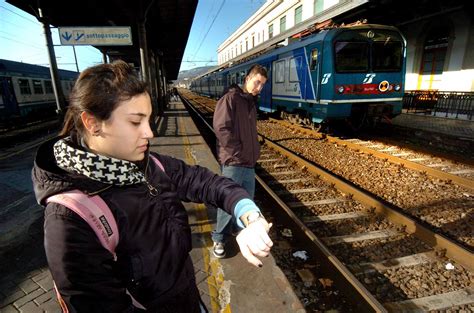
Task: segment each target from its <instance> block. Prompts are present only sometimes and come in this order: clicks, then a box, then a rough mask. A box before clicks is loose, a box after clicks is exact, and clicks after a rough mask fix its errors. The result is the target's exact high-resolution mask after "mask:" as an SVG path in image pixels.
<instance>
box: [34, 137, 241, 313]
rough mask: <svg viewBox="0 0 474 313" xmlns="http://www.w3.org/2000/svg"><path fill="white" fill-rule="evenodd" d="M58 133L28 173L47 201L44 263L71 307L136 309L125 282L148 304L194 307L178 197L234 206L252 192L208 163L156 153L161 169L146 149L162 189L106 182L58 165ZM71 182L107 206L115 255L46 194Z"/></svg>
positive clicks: (152, 308)
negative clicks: (55, 148) (153, 191)
mask: <svg viewBox="0 0 474 313" xmlns="http://www.w3.org/2000/svg"><path fill="white" fill-rule="evenodd" d="M55 141H57V139H55V140H51V141H49V142H46V143H45V144H43V145H42V146H41V147H40V149H39V150H38V153H37V156H36V159H35V165H34V168H33V172H32V179H33V185H34V190H35V194H36V198H37V200H38V202H39V203H40V204H42V205H43V206H46V209H45V221H44V230H45V250H46V256H47V259H48V264H49V266H50V270H51V273H52V276H53V279H54V281H55V283H56V285H57V287H58V289H59V291H60V293H61V294H62V297H63V299H64V301H65V302H66V303H67V305H68V308H69V312H87V313H90V312H138V311H137V309H135V308H134V307H133V306H132V304H131V300H130V297H129V296H127V295H126V293H125V288H127V289H128V290H129V291H130V292H131V293H132V295H133V296H134V297H135V298H136V299H137V300H138V301H139V302H140V303H142V304H144V305H145V307H147V309H148V311H147V312H186V313H187V312H193V311H191V310H190V309H189V306H191V305H192V306H194V305H195V304H196V301H198V300H199V294H196V292H197V289H196V288H195V280H194V270H193V265H192V262H191V259H190V257H189V251H190V250H191V248H192V247H191V232H190V227H189V224H188V216H187V213H186V211H185V209H184V207H183V205H182V203H181V201H193V202H198V203H199V202H204V203H206V204H211V205H213V206H215V207H220V208H223V209H224V210H225V211H226V212H227V213H229V214H232V211H233V208H234V207H235V204H236V203H237V202H238V201H239V200H241V199H243V198H248V197H249V196H248V194H247V193H246V192H245V190H244V189H242V188H241V187H240V186H239V185H238V184H236V183H234V182H233V181H231V180H230V179H227V178H225V177H221V176H218V175H216V174H214V173H212V172H211V171H209V170H207V169H206V168H203V167H199V166H188V165H186V164H185V163H184V162H182V161H180V160H177V159H174V158H171V157H167V156H164V155H158V154H154V155H155V156H156V157H157V158H158V159H159V160H160V161H161V163H162V164H163V166H164V168H165V173H164V172H163V171H162V170H161V169H160V168H159V167H158V166H157V165H156V164H155V163H154V162H153V161H151V160H149V157H148V156H146V158H145V160H144V161H143V162H140V163H142V164H139V167H141V168H142V169H143V171H144V172H145V173H146V179H147V181H148V182H149V183H150V184H151V185H153V186H155V187H156V188H157V189H158V190H159V195H157V196H153V195H151V194H150V192H149V189H148V188H147V186H146V184H144V183H139V184H135V185H128V186H113V185H108V184H104V183H101V182H98V181H94V180H91V179H89V178H87V177H84V176H82V175H78V174H70V173H68V172H66V171H64V170H62V169H60V168H59V167H57V166H56V162H55V160H54V155H53V145H54V143H55ZM72 189H79V190H81V191H83V192H85V193H88V194H98V195H99V196H100V197H101V198H102V199H103V200H104V201H105V203H106V204H107V205H108V206H109V208H110V209H111V211H112V213H113V215H114V217H115V219H116V221H117V225H118V229H119V235H120V237H119V243H118V246H117V248H116V254H117V257H118V259H117V261H114V259H113V256H112V254H111V253H109V251H107V250H106V249H105V248H104V247H102V245H101V244H100V242H99V240H98V238H97V236H96V234H95V233H94V231H93V230H92V228H91V227H90V226H89V225H88V224H87V223H86V222H85V221H84V220H83V219H82V218H80V217H79V216H78V215H76V213H74V212H73V211H71V210H70V209H67V208H66V207H64V206H62V205H60V204H57V203H49V204H47V205H46V199H47V198H48V197H50V196H52V195H54V194H57V193H61V192H65V191H68V190H72Z"/></svg>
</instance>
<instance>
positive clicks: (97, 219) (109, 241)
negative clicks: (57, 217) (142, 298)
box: [46, 190, 119, 259]
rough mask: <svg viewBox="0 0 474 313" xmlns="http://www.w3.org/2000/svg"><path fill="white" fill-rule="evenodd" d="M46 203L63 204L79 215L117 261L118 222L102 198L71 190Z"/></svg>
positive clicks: (55, 196)
mask: <svg viewBox="0 0 474 313" xmlns="http://www.w3.org/2000/svg"><path fill="white" fill-rule="evenodd" d="M46 202H47V203H49V202H55V203H59V204H62V205H64V206H65V207H67V208H69V209H71V210H72V211H74V212H75V213H76V214H77V215H79V216H80V217H81V218H82V219H83V220H85V221H86V222H87V224H89V226H90V227H91V228H92V229H93V230H94V232H95V234H96V235H97V238H99V240H100V243H101V244H102V246H103V247H104V248H106V249H107V250H109V251H110V253H112V254H113V255H114V259H116V257H117V256H116V255H115V248H116V247H117V244H118V241H119V232H118V227H117V222H116V221H115V218H114V216H113V214H112V212H111V211H110V209H109V207H108V206H107V204H106V203H105V202H104V200H102V198H101V197H99V196H97V195H96V196H92V197H90V196H88V195H86V194H85V193H83V192H82V191H80V190H71V191H67V192H63V193H60V194H56V195H54V196H51V197H49V198H48V199H47V200H46Z"/></svg>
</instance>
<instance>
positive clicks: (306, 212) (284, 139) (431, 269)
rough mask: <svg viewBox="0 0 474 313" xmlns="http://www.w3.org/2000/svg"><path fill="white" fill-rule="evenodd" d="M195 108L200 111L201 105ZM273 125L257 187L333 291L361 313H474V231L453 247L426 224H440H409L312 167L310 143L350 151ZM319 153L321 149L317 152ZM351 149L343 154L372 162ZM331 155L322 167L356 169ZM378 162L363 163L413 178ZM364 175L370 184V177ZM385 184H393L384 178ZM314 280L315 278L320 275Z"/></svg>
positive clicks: (357, 188) (369, 195)
mask: <svg viewBox="0 0 474 313" xmlns="http://www.w3.org/2000/svg"><path fill="white" fill-rule="evenodd" d="M200 102H201V106H202V105H203V104H202V102H203V101H200ZM206 107H207V108H209V107H208V106H207V105H206ZM207 115H209V112H207ZM270 124H271V127H270ZM276 125H278V124H277V123H275V122H274V121H267V122H264V126H262V123H260V124H259V131H261V133H262V135H264V137H265V138H264V139H265V145H264V146H263V149H262V156H261V159H260V160H259V163H258V164H259V166H258V171H257V174H258V177H257V180H258V181H259V183H260V184H261V186H263V188H264V189H265V190H266V191H267V192H268V194H269V195H271V196H272V198H273V201H274V202H275V203H278V204H279V205H280V207H281V208H282V209H283V211H284V212H286V215H287V216H289V217H290V218H291V220H292V222H291V223H292V225H294V226H295V227H296V228H297V230H295V231H298V229H299V231H300V232H301V233H303V234H304V235H305V237H306V238H307V239H308V240H309V241H310V242H311V243H312V245H313V247H312V248H311V250H312V251H315V254H318V255H319V257H320V258H322V259H325V260H326V263H327V264H326V266H327V267H328V268H330V269H331V270H332V271H333V272H334V276H333V279H334V280H335V281H336V282H338V287H340V288H341V290H343V291H344V292H345V293H347V294H350V295H352V296H355V297H356V298H359V299H360V301H363V304H361V303H359V308H360V309H363V311H365V310H370V311H391V312H403V311H406V310H409V309H411V310H412V311H413V312H417V311H418V312H425V311H429V310H435V311H436V310H439V311H443V310H447V309H449V310H453V312H456V311H460V312H462V311H463V310H465V311H466V312H469V311H471V310H474V288H473V286H472V282H473V281H474V276H473V274H472V273H473V272H472V271H473V268H472V266H473V265H472V264H471V263H473V262H472V260H473V255H472V248H471V247H472V242H471V241H470V240H471V239H472V231H471V232H470V233H467V234H466V237H467V238H465V239H466V240H462V239H463V238H462V236H461V237H458V238H456V240H457V241H456V240H454V241H453V240H450V239H449V238H447V237H446V236H445V234H444V233H443V231H440V229H439V228H436V227H431V226H432V223H431V224H430V219H431V218H432V219H434V220H439V216H438V217H430V216H427V215H423V214H426V211H425V212H422V214H421V218H419V217H420V216H417V215H416V214H414V215H413V214H412V215H413V216H414V217H411V216H410V214H407V212H406V210H404V209H403V208H400V207H398V206H397V205H396V203H392V202H393V201H392V202H390V201H386V199H384V197H383V196H382V197H381V196H377V193H373V192H372V191H371V190H370V192H367V191H366V190H363V189H361V187H362V188H364V186H361V184H359V183H358V182H357V181H356V182H354V183H351V182H350V181H351V179H350V178H351V175H345V174H347V173H346V172H344V171H342V172H341V171H334V172H333V173H331V172H330V171H331V170H332V169H331V166H327V164H322V165H321V166H318V165H315V164H314V162H313V161H315V160H314V158H313V157H312V154H311V151H312V149H313V148H315V147H314V143H315V142H323V143H324V144H325V145H329V146H332V147H334V148H336V149H345V151H346V152H347V149H348V146H349V145H352V144H354V143H351V142H350V141H349V142H347V143H343V142H341V141H336V140H332V139H327V138H322V137H319V138H315V135H314V134H304V135H302V134H303V133H304V131H300V130H298V129H297V128H294V127H292V128H288V127H287V126H284V125H278V127H277V126H276ZM270 128H271V130H269V129H270ZM275 134H277V135H275ZM318 136H319V135H317V136H316V137H318ZM272 137H274V138H272ZM318 148H321V147H319V146H318V147H316V150H317V149H318ZM357 149H358V151H357V152H355V150H351V152H350V153H349V154H355V155H356V156H358V157H359V158H361V156H364V157H363V158H367V157H369V156H370V158H376V157H375V156H371V154H367V152H366V151H361V150H362V149H361V148H357ZM329 152H331V151H328V150H324V151H323V155H324V156H325V158H326V159H331V161H334V162H335V163H338V162H339V163H341V162H343V161H344V162H349V164H352V165H354V164H355V161H353V160H352V159H350V158H349V159H344V158H339V157H340V156H338V154H337V153H336V154H334V151H332V153H329ZM378 153H380V152H378ZM328 156H330V157H329V158H328ZM363 158H362V159H363ZM338 160H339V161H338ZM376 160H379V162H373V161H374V159H370V160H369V164H370V161H372V167H374V168H376V169H379V168H385V167H386V166H387V165H388V164H391V165H392V166H395V172H394V173H396V172H403V173H402V174H405V175H409V174H410V173H412V172H413V170H412V169H410V167H409V166H407V165H403V164H404V163H397V162H393V161H390V162H389V161H388V158H386V157H383V158H377V159H376ZM317 161H318V158H316V162H317ZM353 162H354V163H353ZM392 162H393V163H392ZM409 162H412V161H409ZM374 163H375V164H374ZM410 166H411V165H410ZM323 167H324V168H326V169H324V168H323ZM354 167H355V168H356V171H357V170H359V173H358V174H359V176H363V175H364V173H363V172H360V170H361V168H360V167H357V166H354ZM390 171H393V168H389V174H390V173H391V172H390ZM405 171H408V172H410V173H404V172H405ZM416 171H417V172H418V173H419V176H420V177H421V180H425V179H426V178H427V177H429V176H428V175H427V174H426V173H424V172H423V171H424V170H419V169H417V170H416ZM420 171H421V172H420ZM442 173H444V172H442ZM438 174H439V173H438ZM368 175H369V179H370V178H372V177H370V176H371V173H370V171H369V174H368ZM410 175H412V174H410ZM451 175H452V173H451ZM347 176H349V177H347ZM381 176H384V175H381ZM393 176H395V178H393ZM462 178H464V179H466V178H465V177H462ZM387 179H389V180H390V179H397V177H396V175H390V176H389V177H387ZM435 179H436V180H439V181H442V182H443V184H447V186H448V188H450V187H452V186H456V187H455V188H454V189H461V190H462V191H466V189H467V190H468V191H467V192H468V193H469V192H471V191H470V190H469V188H468V187H469V186H468V187H463V186H458V185H455V184H454V185H451V184H452V182H449V181H448V182H447V183H446V182H445V181H444V180H442V178H435ZM374 180H376V179H374ZM415 182H416V181H415ZM382 187H384V186H382ZM364 189H365V188H364ZM382 189H383V188H382ZM428 189H429V188H428ZM462 191H461V193H462ZM388 198H389V199H387V200H390V197H388ZM469 198H470V194H469V197H468V199H469ZM395 202H396V201H395ZM471 204H472V203H471V202H469V203H468V206H469V207H471V209H472V205H471ZM421 211H423V210H421ZM462 211H468V212H471V211H469V210H462ZM423 217H424V218H423ZM468 226H469V225H468ZM469 229H472V228H469V227H468V228H467V231H469ZM448 234H449V233H448ZM451 235H452V234H451ZM469 236H471V239H469ZM450 237H452V236H450ZM454 237H456V236H454ZM307 270H308V271H311V269H307ZM312 275H314V276H318V273H312ZM303 302H304V301H303ZM356 311H357V310H356Z"/></svg>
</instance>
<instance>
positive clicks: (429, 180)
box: [258, 121, 474, 250]
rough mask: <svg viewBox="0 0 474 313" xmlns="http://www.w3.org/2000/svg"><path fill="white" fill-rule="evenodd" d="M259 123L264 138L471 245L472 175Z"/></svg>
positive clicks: (473, 226) (473, 230) (282, 125)
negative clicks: (452, 171)
mask: <svg viewBox="0 0 474 313" xmlns="http://www.w3.org/2000/svg"><path fill="white" fill-rule="evenodd" d="M258 127H259V132H260V133H261V134H262V135H264V136H266V137H267V138H269V139H271V140H275V141H278V142H279V143H280V144H281V145H282V146H284V147H286V148H287V149H289V150H291V151H294V152H295V153H297V154H299V155H301V156H303V157H304V158H306V159H308V160H311V161H312V162H314V163H316V164H319V165H320V166H322V167H323V168H325V169H327V170H329V171H331V172H334V173H335V174H336V175H338V176H340V177H341V178H344V179H346V180H347V181H350V182H352V183H353V184H354V185H357V186H359V187H360V188H362V189H364V190H366V191H367V192H370V193H372V194H373V195H376V196H377V197H378V198H380V199H382V200H384V201H387V202H388V203H390V204H392V205H394V206H396V207H398V208H399V209H400V210H401V211H402V212H404V213H405V214H407V215H410V216H413V217H415V218H417V219H418V220H419V221H420V222H422V223H423V224H424V225H425V226H428V227H431V228H432V229H433V230H435V231H436V232H437V233H439V234H442V235H444V236H447V237H449V238H452V239H453V240H455V241H457V242H459V243H460V244H463V245H465V246H466V247H468V248H469V249H471V250H472V249H473V247H474V238H473V234H474V223H473V222H474V220H473V218H474V217H473V213H474V195H473V188H474V184H473V183H472V181H471V180H469V179H467V178H463V177H459V176H455V175H452V174H449V173H445V172H441V171H436V170H429V169H428V168H425V167H423V166H421V165H417V164H414V165H413V164H412V162H410V161H406V160H401V159H397V158H396V157H390V156H388V155H385V154H381V153H380V152H377V151H372V150H370V151H367V149H366V150H364V149H362V148H360V147H355V148H352V149H351V148H349V146H351V143H346V142H344V141H341V140H336V139H331V138H330V139H327V138H324V136H323V137H321V136H320V135H317V134H316V135H315V134H314V133H313V134H311V133H308V132H306V131H303V132H301V131H300V130H299V129H297V128H295V127H294V126H289V125H287V124H285V123H275V122H274V121H261V122H259V124H258ZM374 154H376V155H374ZM412 167H416V168H415V169H414V168H412Z"/></svg>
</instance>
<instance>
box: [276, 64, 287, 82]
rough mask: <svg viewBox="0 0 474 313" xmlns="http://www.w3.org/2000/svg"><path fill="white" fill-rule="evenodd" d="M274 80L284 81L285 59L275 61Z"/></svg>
mask: <svg viewBox="0 0 474 313" xmlns="http://www.w3.org/2000/svg"><path fill="white" fill-rule="evenodd" d="M274 64H275V82H276V83H284V82H285V60H281V61H278V62H275V63H274Z"/></svg>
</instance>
